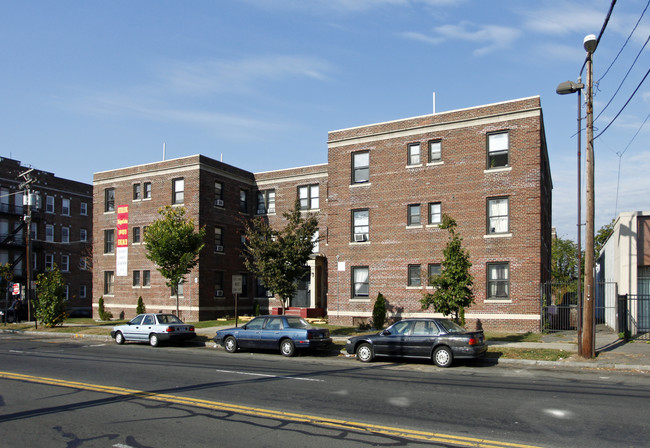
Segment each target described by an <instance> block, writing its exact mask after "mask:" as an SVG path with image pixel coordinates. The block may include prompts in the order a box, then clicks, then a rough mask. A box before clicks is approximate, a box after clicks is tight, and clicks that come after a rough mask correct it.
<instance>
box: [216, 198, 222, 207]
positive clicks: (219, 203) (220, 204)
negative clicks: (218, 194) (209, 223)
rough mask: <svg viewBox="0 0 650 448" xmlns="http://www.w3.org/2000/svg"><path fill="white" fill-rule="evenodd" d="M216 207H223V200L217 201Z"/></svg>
mask: <svg viewBox="0 0 650 448" xmlns="http://www.w3.org/2000/svg"><path fill="white" fill-rule="evenodd" d="M214 205H216V206H219V207H223V199H215V201H214Z"/></svg>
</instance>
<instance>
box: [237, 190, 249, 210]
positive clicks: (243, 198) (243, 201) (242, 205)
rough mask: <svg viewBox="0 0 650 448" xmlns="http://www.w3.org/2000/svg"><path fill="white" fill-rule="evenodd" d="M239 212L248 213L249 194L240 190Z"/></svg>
mask: <svg viewBox="0 0 650 448" xmlns="http://www.w3.org/2000/svg"><path fill="white" fill-rule="evenodd" d="M239 211H241V212H242V213H248V192H247V191H246V190H239Z"/></svg>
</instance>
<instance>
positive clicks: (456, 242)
mask: <svg viewBox="0 0 650 448" xmlns="http://www.w3.org/2000/svg"><path fill="white" fill-rule="evenodd" d="M456 227H457V224H456V221H455V220H454V219H453V218H451V217H450V216H449V215H446V214H445V215H443V216H442V224H441V225H440V228H442V229H447V230H448V231H449V241H448V242H447V246H446V247H445V249H444V251H443V255H444V260H443V261H442V266H441V267H442V270H441V272H440V275H437V276H434V277H431V278H430V279H429V284H430V285H431V286H433V293H427V294H424V297H423V298H422V299H421V300H420V302H421V303H422V308H423V309H428V308H429V306H433V308H434V310H436V311H438V312H440V313H442V314H443V315H445V316H449V315H451V316H452V318H453V319H454V321H456V322H457V323H460V324H461V325H462V324H464V320H465V319H464V312H465V308H466V307H468V306H470V305H471V304H472V303H474V293H473V292H472V285H473V282H474V279H473V278H472V275H471V274H470V272H469V269H470V267H471V266H472V263H471V262H470V261H469V252H468V251H467V250H466V249H464V248H463V246H462V243H463V239H462V238H461V237H460V236H459V235H458V234H457V233H456Z"/></svg>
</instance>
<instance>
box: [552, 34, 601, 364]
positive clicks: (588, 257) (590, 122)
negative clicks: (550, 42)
mask: <svg viewBox="0 0 650 448" xmlns="http://www.w3.org/2000/svg"><path fill="white" fill-rule="evenodd" d="M597 46H598V40H597V39H596V36H595V35H593V34H590V35H588V36H586V37H585V39H584V41H583V47H584V49H585V51H586V52H587V60H586V66H587V84H586V86H585V84H582V82H581V79H580V78H578V82H577V83H574V82H572V81H566V82H563V83H561V84H560V85H558V86H557V89H556V92H557V93H558V94H560V95H566V94H569V93H575V92H577V93H578V312H579V313H580V315H579V318H578V325H579V328H578V353H579V354H580V356H582V357H583V358H593V357H594V355H595V350H594V301H595V296H594V108H593V64H592V56H593V54H594V52H595V51H596V47H597ZM585 87H586V92H585V96H586V104H587V115H586V118H587V148H586V161H585V164H586V171H587V173H586V174H587V186H586V187H587V188H586V199H587V210H586V211H587V216H586V219H585V285H584V287H585V290H584V295H583V296H582V297H581V296H580V261H581V258H580V249H581V247H580V245H581V241H580V233H581V232H580V210H581V202H580V187H581V185H580V146H581V142H580V136H581V132H580V130H581V127H580V106H581V103H580V90H581V89H583V88H585ZM583 297H584V311H582V310H583V306H582V303H581V302H582V301H583V300H582V299H583Z"/></svg>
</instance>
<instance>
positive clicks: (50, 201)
mask: <svg viewBox="0 0 650 448" xmlns="http://www.w3.org/2000/svg"><path fill="white" fill-rule="evenodd" d="M45 213H50V214H52V213H54V196H51V195H47V196H45Z"/></svg>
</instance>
